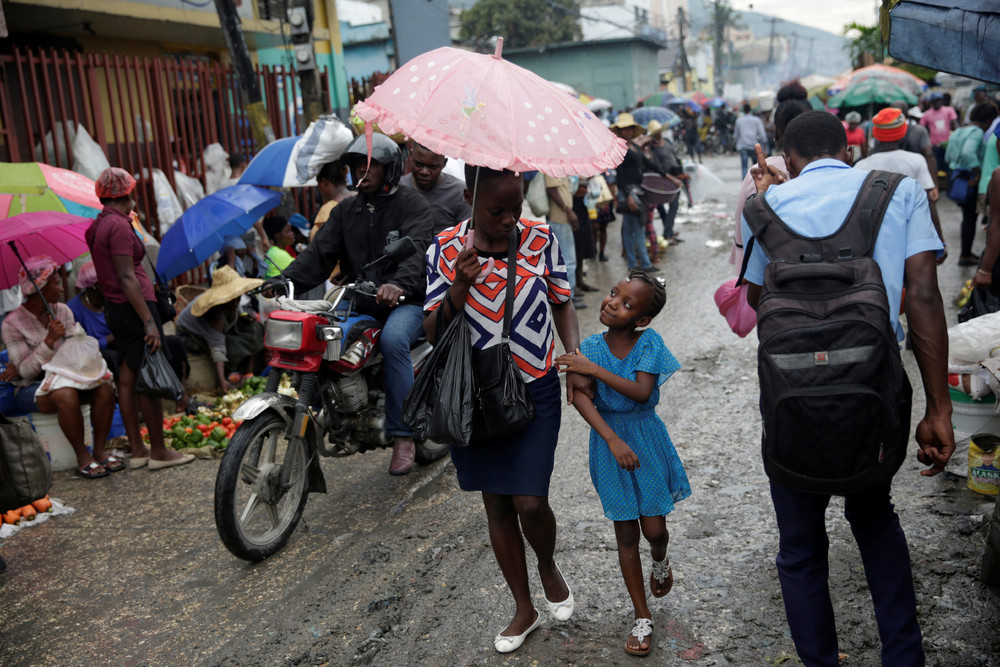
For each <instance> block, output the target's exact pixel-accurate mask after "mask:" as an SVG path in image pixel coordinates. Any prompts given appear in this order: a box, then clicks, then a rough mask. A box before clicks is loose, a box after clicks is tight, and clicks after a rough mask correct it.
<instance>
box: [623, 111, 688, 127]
mask: <svg viewBox="0 0 1000 667" xmlns="http://www.w3.org/2000/svg"><path fill="white" fill-rule="evenodd" d="M632 117H633V118H635V122H637V123H639V124H640V125H642V126H643V127H646V126H647V125H649V121H651V120H655V121H656V122H657V123H661V124H662V125H665V126H666V127H674V126H675V125H677V124H679V123H680V122H681V117H680V116H678V115H677V114H675V113H674V112H673V111H671V110H670V109H667V108H666V107H639V108H638V109H636V110H635V111H633V112H632Z"/></svg>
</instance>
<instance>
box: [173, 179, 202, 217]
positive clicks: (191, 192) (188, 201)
mask: <svg viewBox="0 0 1000 667" xmlns="http://www.w3.org/2000/svg"><path fill="white" fill-rule="evenodd" d="M174 184H175V185H176V186H177V197H178V199H180V202H181V206H183V207H184V210H185V211H186V210H188V209H189V208H191V207H192V206H194V205H195V204H197V203H198V202H199V201H200V200H202V199H204V198H205V188H204V187H203V186H202V184H201V181H199V180H198V179H197V178H194V177H192V176H188V175H187V174H184V173H181V172H179V171H174Z"/></svg>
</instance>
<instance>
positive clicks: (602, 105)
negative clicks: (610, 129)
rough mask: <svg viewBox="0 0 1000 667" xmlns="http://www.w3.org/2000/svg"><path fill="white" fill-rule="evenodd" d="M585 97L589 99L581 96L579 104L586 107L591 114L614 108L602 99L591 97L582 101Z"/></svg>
mask: <svg viewBox="0 0 1000 667" xmlns="http://www.w3.org/2000/svg"><path fill="white" fill-rule="evenodd" d="M585 97H590V96H589V95H581V96H580V102H582V103H583V104H584V106H586V107H587V108H588V109H590V110H591V111H593V112H598V111H606V110H608V109H610V108H611V107H613V106H614V104H613V103H612V102H611V100H606V99H604V98H603V97H591V98H590V99H589V100H584V98H585Z"/></svg>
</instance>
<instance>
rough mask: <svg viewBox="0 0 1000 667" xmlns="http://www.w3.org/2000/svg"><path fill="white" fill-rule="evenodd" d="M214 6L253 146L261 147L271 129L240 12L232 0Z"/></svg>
mask: <svg viewBox="0 0 1000 667" xmlns="http://www.w3.org/2000/svg"><path fill="white" fill-rule="evenodd" d="M215 9H216V11H217V12H218V13H219V23H221V24H222V35H223V37H225V39H226V47H227V48H228V49H229V57H230V58H232V61H233V70H234V71H235V72H236V80H237V81H239V84H240V92H242V93H243V99H244V101H245V102H246V105H247V116H248V117H249V118H250V130H251V132H253V141H254V143H255V144H256V145H257V149H258V150H259V149H261V148H263V147H264V146H266V145H268V144H269V143H271V142H272V141H274V129H273V128H272V127H271V121H270V120H269V119H268V117H267V108H266V107H265V106H264V98H263V97H262V96H261V94H260V82H258V81H257V73H256V72H255V71H254V69H253V63H252V62H251V61H250V51H249V50H248V49H247V42H246V39H244V37H243V28H242V27H241V26H240V16H239V14H237V13H236V5H235V4H233V0H215Z"/></svg>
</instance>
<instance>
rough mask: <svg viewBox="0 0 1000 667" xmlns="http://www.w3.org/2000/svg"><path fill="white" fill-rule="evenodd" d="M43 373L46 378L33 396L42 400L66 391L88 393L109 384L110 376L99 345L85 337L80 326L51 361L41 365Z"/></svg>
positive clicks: (92, 339)
mask: <svg viewBox="0 0 1000 667" xmlns="http://www.w3.org/2000/svg"><path fill="white" fill-rule="evenodd" d="M42 370H44V371H45V378H44V379H43V380H42V384H41V385H40V386H39V387H38V391H37V392H36V393H35V396H45V395H46V394H50V393H52V392H53V391H55V390H57V389H64V388H67V387H69V388H71V389H78V390H80V391H87V390H88V389H93V388H94V387H96V386H98V385H100V384H102V383H104V382H110V381H111V372H110V371H109V370H108V364H107V363H106V362H105V361H104V357H103V356H101V350H100V344H99V343H98V342H97V339H96V338H92V337H90V336H88V335H87V334H86V332H84V330H83V327H81V326H80V325H79V324H77V325H76V328H75V329H74V330H73V335H71V336H70V337H69V338H67V339H65V340H64V341H63V343H62V345H60V346H59V349H58V350H56V353H55V354H54V355H53V356H52V359H50V360H49V362H48V363H47V364H44V365H42Z"/></svg>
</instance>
